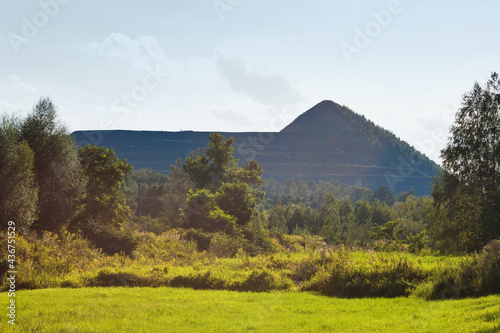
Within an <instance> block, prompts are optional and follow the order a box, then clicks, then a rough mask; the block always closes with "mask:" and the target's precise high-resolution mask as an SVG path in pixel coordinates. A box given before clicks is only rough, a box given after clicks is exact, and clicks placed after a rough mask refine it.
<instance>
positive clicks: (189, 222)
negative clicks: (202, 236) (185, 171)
mask: <svg viewBox="0 0 500 333" xmlns="http://www.w3.org/2000/svg"><path fill="white" fill-rule="evenodd" d="M182 218H183V220H184V226H185V227H186V228H193V229H203V230H205V231H209V232H217V231H224V232H226V233H234V232H235V231H236V230H237V229H238V228H237V222H238V220H237V218H236V217H234V216H231V215H229V214H226V213H225V212H224V211H223V210H222V209H220V207H219V206H217V202H216V199H215V195H214V194H212V193H211V192H210V191H209V190H208V189H199V190H196V191H194V190H190V191H189V193H188V195H187V199H186V207H185V209H184V211H183V213H182Z"/></svg>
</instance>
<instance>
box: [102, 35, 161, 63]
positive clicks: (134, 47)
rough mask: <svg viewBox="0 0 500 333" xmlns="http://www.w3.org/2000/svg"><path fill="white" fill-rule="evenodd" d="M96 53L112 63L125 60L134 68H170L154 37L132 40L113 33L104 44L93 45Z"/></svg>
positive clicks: (141, 37)
mask: <svg viewBox="0 0 500 333" xmlns="http://www.w3.org/2000/svg"><path fill="white" fill-rule="evenodd" d="M92 48H94V50H95V52H96V53H97V54H98V55H99V56H101V57H103V58H105V59H107V60H111V61H115V60H124V61H127V62H129V63H130V64H131V65H133V66H134V67H137V68H140V69H145V68H148V67H149V68H156V67H157V66H160V67H161V68H166V67H168V63H169V61H168V59H167V58H166V56H165V52H164V51H163V49H162V48H161V47H160V45H159V43H158V40H157V39H156V38H154V37H152V36H140V37H138V38H137V39H132V38H130V37H129V36H127V35H124V34H122V33H119V32H118V33H112V34H111V35H109V36H108V37H107V38H106V39H105V40H104V41H103V42H102V43H100V44H95V43H94V44H92Z"/></svg>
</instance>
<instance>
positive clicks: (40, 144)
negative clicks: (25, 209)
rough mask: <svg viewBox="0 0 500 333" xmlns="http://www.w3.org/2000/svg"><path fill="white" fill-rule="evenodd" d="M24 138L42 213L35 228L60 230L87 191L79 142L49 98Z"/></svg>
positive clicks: (35, 110) (35, 112)
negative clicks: (62, 121)
mask: <svg viewBox="0 0 500 333" xmlns="http://www.w3.org/2000/svg"><path fill="white" fill-rule="evenodd" d="M20 136H21V140H25V141H26V142H27V143H28V145H29V147H30V148H31V149H32V150H33V153H34V174H35V182H36V184H37V186H38V210H39V214H38V218H37V219H36V220H35V222H34V223H33V225H32V227H33V228H34V229H36V230H50V231H58V230H59V229H60V228H61V227H63V226H64V225H66V224H67V223H68V221H69V220H70V218H71V217H72V216H73V214H74V212H75V210H76V206H77V204H78V202H79V200H80V198H81V197H82V195H83V191H84V188H85V180H84V177H82V174H81V171H80V170H81V169H80V161H79V159H78V149H77V146H76V143H75V141H74V139H73V138H72V137H71V136H70V135H69V132H68V130H67V129H66V128H65V127H64V126H63V125H61V124H60V123H59V122H58V121H57V112H56V107H55V105H54V104H53V103H52V101H51V100H50V99H48V98H42V99H40V101H39V102H38V103H37V104H36V105H35V107H34V108H33V111H32V112H31V113H30V114H29V115H28V116H27V117H26V119H25V120H24V122H23V123H22V124H21V131H20Z"/></svg>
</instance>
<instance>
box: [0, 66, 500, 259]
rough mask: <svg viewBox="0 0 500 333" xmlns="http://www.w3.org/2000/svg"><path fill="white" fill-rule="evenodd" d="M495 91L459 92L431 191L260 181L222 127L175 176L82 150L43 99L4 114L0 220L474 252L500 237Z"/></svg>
mask: <svg viewBox="0 0 500 333" xmlns="http://www.w3.org/2000/svg"><path fill="white" fill-rule="evenodd" d="M499 90H500V80H499V78H498V74H496V73H493V74H492V75H491V78H490V79H489V81H488V82H487V83H486V86H485V87H484V88H483V87H481V86H480V85H479V84H477V83H476V84H475V85H474V87H473V89H472V90H471V91H470V92H467V93H466V94H465V95H464V96H463V102H462V107H461V108H460V109H459V110H458V112H457V114H456V120H455V124H454V125H453V126H452V128H451V133H450V134H451V136H450V140H449V142H448V144H447V146H446V147H445V148H444V149H443V151H442V158H443V166H442V171H441V173H440V174H439V176H438V177H437V178H436V179H435V184H434V187H433V191H432V196H431V197H430V198H429V197H418V198H417V197H415V193H414V192H413V191H412V190H410V191H408V192H406V193H399V194H397V195H396V194H394V193H392V192H391V191H390V190H389V189H388V188H387V187H385V186H382V187H380V188H379V189H377V190H376V191H372V190H370V189H366V188H363V187H361V186H359V184H358V186H346V185H343V184H340V183H339V182H338V181H335V180H332V181H322V182H318V183H316V182H313V181H306V180H300V181H298V182H296V181H295V180H293V179H288V180H287V181H285V182H283V183H279V182H277V181H275V180H274V179H263V178H262V174H263V171H264V170H263V169H262V167H261V166H259V164H258V163H257V162H256V161H254V160H252V161H247V162H246V163H245V164H243V165H240V163H239V161H238V160H236V159H235V158H234V147H233V143H234V139H233V138H227V139H226V138H225V137H223V136H222V135H220V134H218V133H212V134H211V135H210V138H209V142H208V145H207V147H206V148H204V149H201V150H199V151H196V152H192V153H191V154H190V156H187V157H186V158H185V159H184V160H181V159H179V160H177V162H176V163H175V165H172V166H171V168H170V173H169V175H162V174H160V173H158V172H156V171H154V170H137V171H132V166H130V165H129V164H128V163H127V162H126V161H125V160H120V159H118V157H117V156H116V155H115V153H114V152H113V151H112V150H110V149H108V148H105V147H97V146H94V145H88V146H84V147H81V148H80V149H78V147H77V146H76V143H75V141H74V140H73V138H72V137H71V135H70V134H69V133H68V130H67V129H66V128H65V127H64V126H63V125H62V124H61V123H60V122H59V121H58V119H57V112H56V107H55V105H54V104H53V102H52V101H51V100H50V99H48V98H42V99H41V100H40V101H39V102H38V103H37V104H36V105H35V107H34V108H33V111H32V112H31V113H30V114H28V116H27V117H25V118H24V119H21V118H18V117H15V116H9V115H4V116H2V119H1V123H0V188H1V189H2V191H1V193H0V219H1V221H2V223H3V224H5V223H7V221H9V220H15V221H16V222H17V226H18V231H19V232H21V233H25V232H28V231H30V230H33V231H35V232H42V231H45V230H47V231H51V232H56V233H57V232H61V231H63V230H69V231H72V232H80V233H82V234H83V235H84V236H85V237H87V238H88V239H89V240H92V241H93V242H94V243H95V244H96V245H97V246H99V247H102V248H104V249H105V250H106V249H108V250H109V251H110V252H113V251H114V252H116V251H117V250H121V249H127V248H130V247H133V246H134V244H133V239H131V238H130V237H129V234H130V233H128V231H129V230H132V229H140V230H145V229H148V230H153V231H154V230H157V231H158V232H161V231H165V230H167V229H169V228H184V229H187V230H192V233H193V235H198V236H196V237H198V238H200V237H202V236H200V235H203V234H204V233H205V234H206V233H218V234H225V235H230V236H231V237H234V238H235V239H241V240H245V241H249V240H252V241H259V242H261V243H262V242H264V241H265V239H266V238H268V237H269V235H270V234H278V235H279V234H311V235H319V236H321V237H322V238H323V239H324V240H325V241H326V242H327V243H329V244H345V245H357V246H371V247H373V246H380V247H388V246H389V247H391V248H397V249H399V248H401V247H407V248H409V249H410V250H411V251H419V250H420V249H422V248H423V247H424V246H430V247H431V248H433V249H435V250H437V251H440V252H442V253H466V252H476V251H479V250H481V249H482V247H483V246H484V245H485V244H486V243H487V242H488V241H490V240H493V239H497V238H500V214H499V208H500V148H499V146H500V145H499V143H500V111H499V104H500V91H499ZM4 229H6V228H4ZM264 243H265V242H264ZM398 246H399V248H398Z"/></svg>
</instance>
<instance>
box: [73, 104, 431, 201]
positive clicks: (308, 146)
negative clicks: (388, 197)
mask: <svg viewBox="0 0 500 333" xmlns="http://www.w3.org/2000/svg"><path fill="white" fill-rule="evenodd" d="M220 133H221V134H222V135H224V136H225V137H226V138H228V137H231V136H232V137H234V138H235V143H234V147H235V157H236V158H238V159H239V160H240V163H242V162H243V163H244V161H246V160H251V159H255V160H257V161H258V162H259V164H260V165H262V166H263V168H264V174H263V177H264V178H271V177H272V178H274V179H276V180H278V181H284V180H286V179H288V178H295V179H296V180H300V179H306V180H309V179H311V180H315V181H320V180H332V179H338V180H339V181H341V182H342V183H344V184H346V185H355V184H357V185H360V186H363V187H368V188H371V189H377V188H378V187H379V186H384V185H385V186H387V187H389V188H390V189H391V190H392V191H393V192H395V193H399V192H406V191H409V190H410V189H413V190H414V191H415V193H416V194H417V195H429V194H430V191H431V183H432V179H433V177H435V176H436V173H437V171H438V170H439V166H438V165H437V164H436V163H434V162H433V161H432V160H430V159H429V158H427V157H426V156H424V155H423V154H421V153H420V152H418V151H417V150H415V149H414V148H413V147H412V146H410V145H409V144H408V143H406V142H405V141H402V140H400V139H399V138H398V137H396V136H395V135H394V134H393V133H391V132H389V131H387V130H385V129H383V128H382V127H380V126H377V125H376V124H374V123H373V122H372V121H370V120H368V119H366V118H365V117H364V116H362V115H359V114H357V113H355V112H354V111H352V110H350V109H349V108H347V107H345V106H340V105H339V104H337V103H334V102H332V101H322V102H321V103H319V104H317V105H315V106H314V107H312V108H311V109H309V110H308V111H306V112H304V113H303V114H302V115H300V116H299V117H297V119H295V120H294V121H293V122H292V123H290V124H289V125H288V126H286V127H285V128H284V129H283V130H281V131H280V132H277V133H276V132H247V133H241V132H239V133H229V132H220ZM73 134H74V136H75V139H76V141H77V143H78V145H79V146H83V145H85V144H89V143H94V144H96V145H101V146H105V147H108V148H111V149H113V150H114V151H115V152H116V154H117V156H118V157H119V158H121V159H124V158H126V159H127V161H128V162H129V163H130V164H132V165H133V166H134V167H135V168H136V169H140V168H151V169H155V170H158V171H160V172H163V173H167V172H168V171H169V167H170V165H172V164H174V163H175V160H176V159H178V158H181V159H182V160H184V159H185V157H186V156H187V155H189V153H190V152H191V151H195V150H197V149H200V148H205V147H206V145H207V143H208V137H209V135H210V132H195V131H182V132H161V131H123V130H107V131H76V132H74V133H73Z"/></svg>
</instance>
